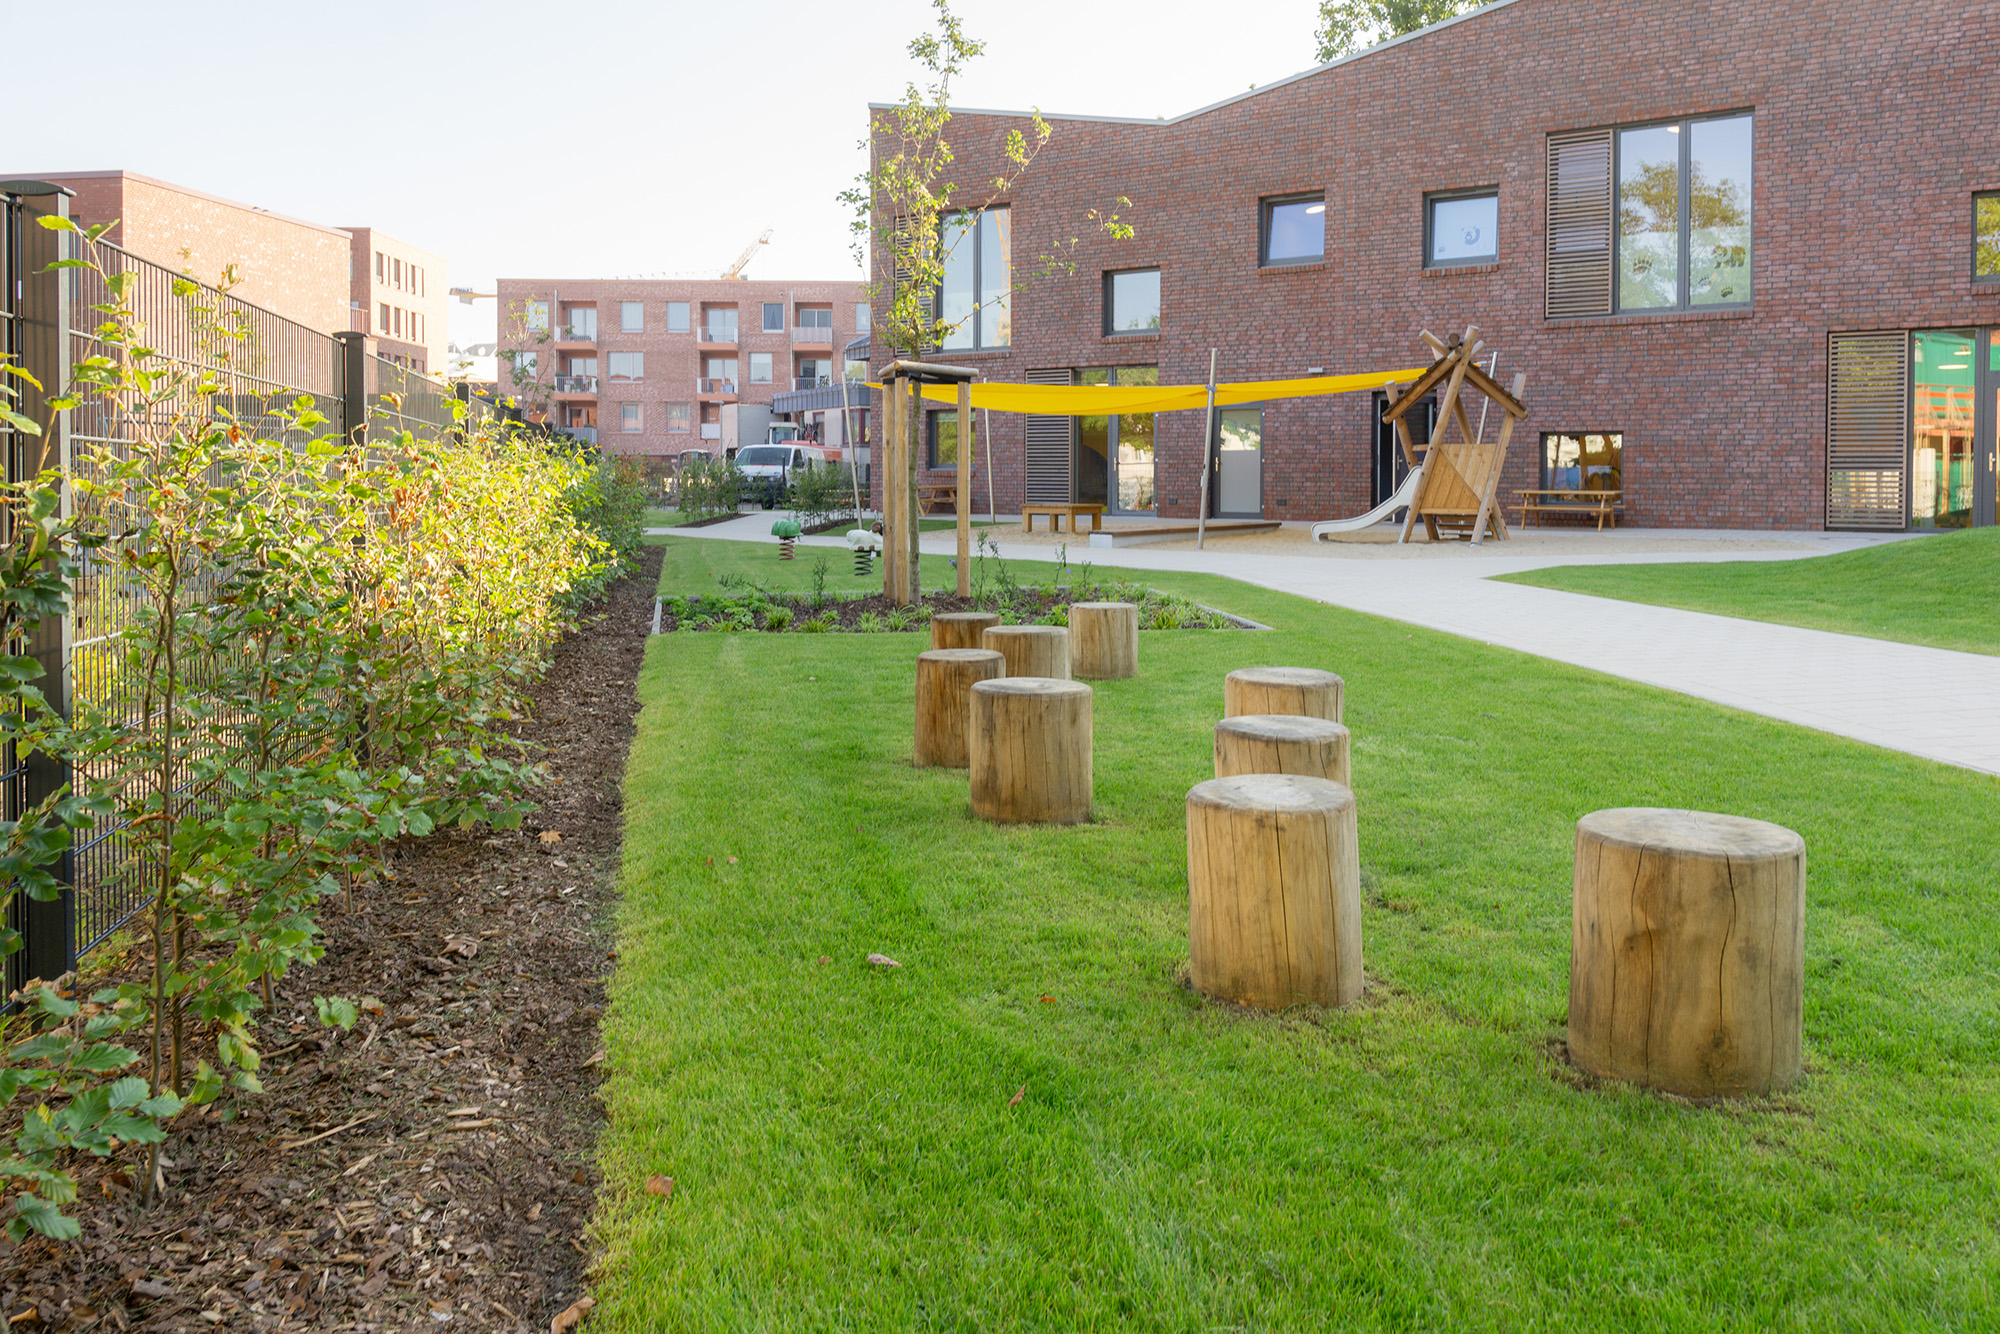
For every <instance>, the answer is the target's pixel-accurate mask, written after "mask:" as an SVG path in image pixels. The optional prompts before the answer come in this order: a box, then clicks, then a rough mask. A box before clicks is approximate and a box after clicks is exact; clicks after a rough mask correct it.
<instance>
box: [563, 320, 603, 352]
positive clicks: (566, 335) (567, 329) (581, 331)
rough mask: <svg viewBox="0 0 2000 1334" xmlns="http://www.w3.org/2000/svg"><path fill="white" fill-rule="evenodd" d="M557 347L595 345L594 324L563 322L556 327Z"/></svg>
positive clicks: (595, 327)
mask: <svg viewBox="0 0 2000 1334" xmlns="http://www.w3.org/2000/svg"><path fill="white" fill-rule="evenodd" d="M556 346H557V347H596V346H597V326H596V325H595V324H565V325H562V326H560V327H558V328H557V329H556Z"/></svg>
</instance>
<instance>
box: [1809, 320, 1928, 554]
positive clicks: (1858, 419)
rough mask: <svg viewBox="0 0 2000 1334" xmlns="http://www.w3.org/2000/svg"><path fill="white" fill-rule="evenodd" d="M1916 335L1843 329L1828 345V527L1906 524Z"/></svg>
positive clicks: (1898, 331)
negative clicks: (1912, 359) (1912, 340)
mask: <svg viewBox="0 0 2000 1334" xmlns="http://www.w3.org/2000/svg"><path fill="white" fill-rule="evenodd" d="M1909 355H1910V338H1909V335H1908V334H1906V333H1904V332H1903V331H1902V330H1900V329H1898V330H1894V331H1892V332H1888V333H1837V334H1830V335H1828V337H1827V349H1826V526H1827V527H1829V528H1875V529H1901V528H1903V527H1904V526H1905V525H1904V517H1903V496H1904V489H1905V483H1906V478H1907V475H1908V472H1907V467H1908V465H1907V459H1908V456H1909V444H1910V382H1909V375H1910V360H1909Z"/></svg>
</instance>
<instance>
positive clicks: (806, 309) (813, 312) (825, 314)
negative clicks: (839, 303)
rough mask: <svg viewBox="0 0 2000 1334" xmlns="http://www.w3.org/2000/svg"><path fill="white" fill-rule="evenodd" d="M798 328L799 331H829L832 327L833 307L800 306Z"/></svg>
mask: <svg viewBox="0 0 2000 1334" xmlns="http://www.w3.org/2000/svg"><path fill="white" fill-rule="evenodd" d="M799 327H800V328H801V329H831V328H832V327H833V307H832V306H800V307H799Z"/></svg>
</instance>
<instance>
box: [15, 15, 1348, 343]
mask: <svg viewBox="0 0 2000 1334" xmlns="http://www.w3.org/2000/svg"><path fill="white" fill-rule="evenodd" d="M954 10H955V12H956V13H958V14H959V15H960V16H961V17H962V18H963V19H964V22H965V28H966V31H967V34H968V35H969V36H971V37H973V38H976V39H980V40H983V41H985V43H986V52H985V54H984V55H983V56H981V57H980V58H979V59H977V60H976V61H974V62H973V63H972V65H971V66H970V67H969V68H968V70H967V71H966V73H965V74H964V76H963V77H962V78H961V79H960V81H959V82H958V83H957V84H956V85H955V86H954V90H953V94H952V101H953V103H954V104H956V105H959V106H966V107H985V108H1026V107H1039V108H1040V109H1041V110H1043V111H1048V112H1058V111H1060V112H1077V113H1086V114H1094V115H1116V116H1144V117H1152V116H1160V115H1166V116H1172V115H1176V114H1179V113H1180V112H1184V111H1190V110H1193V109H1194V108H1196V107H1199V106H1203V105H1206V104H1207V103H1210V102H1213V101H1217V100H1219V99H1221V98H1224V97H1229V96H1232V95H1233V94H1235V93H1239V92H1243V91H1245V90H1246V89H1248V88H1249V87H1250V86H1251V85H1252V84H1264V83H1269V82H1271V81H1273V80H1275V79H1279V78H1283V77H1284V76H1285V75H1288V74H1293V73H1297V72H1298V71H1299V70H1302V69H1306V68H1308V67H1309V66H1311V65H1312V64H1313V28H1314V26H1315V24H1316V22H1317V19H1318V5H1317V4H1316V3H1315V0H1250V3H1249V5H1248V6H1247V8H1246V9H1244V10H1232V11H1230V13H1231V15H1232V18H1233V19H1234V21H1232V22H1228V23H1219V22H1217V21H1216V19H1217V13H1218V11H1217V10H1216V7H1215V6H1214V4H1213V3H1212V0H1205V2H1204V3H1200V4H1196V3H1190V2H1188V0H1143V3H1132V2H1131V0H1127V3H1121V4H1111V3H1105V2H1104V0H958V2H957V3H956V4H955V5H954ZM0 11H4V12H5V13H6V19H7V27H8V31H9V38H10V42H9V44H10V45H11V46H13V47H14V49H16V50H17V51H26V52H33V51H36V50H44V51H50V50H62V49H65V48H67V49H69V50H70V51H71V54H70V55H69V56H67V57H66V58H64V59H60V60H44V59H29V60H21V61H16V62H14V68H12V69H10V70H9V72H8V76H7V81H8V85H9V89H8V91H9V94H10V96H9V100H10V102H11V103H12V105H14V106H15V107H16V108H17V109H23V108H24V109H26V111H27V114H26V116H25V118H24V119H23V118H20V117H19V112H18V110H17V118H16V119H15V121H14V124H15V126H16V130H15V132H14V133H13V134H12V135H10V137H9V142H8V144H7V147H6V149H5V153H6V158H7V161H6V162H5V163H4V165H0V175H5V176H17V175H25V174H29V173H34V172H49V173H53V172H58V171H83V170H102V169H110V168H123V169H125V170H127V171H133V172H137V173H139V174H141V175H146V176H153V177H158V178H160V179H162V180H167V181H172V182H174V183H176V184H180V185H185V186H189V187H191V188H194V189H197V190H202V191H204V192H206V193H209V194H216V195H221V196H223V197H225V198H229V199H234V200H238V201H240V202H243V203H247V204H253V205H256V206H258V207H260V208H265V209H269V210H271V211H272V212H274V213H285V214H290V215H292V216H294V217H299V218H305V219H308V220H310V221H313V222H320V223H326V224H329V225H331V226H336V227H338V226H346V225H354V226H372V227H376V228H379V229H380V230H382V231H385V232H388V233H389V234H391V235H392V236H397V237H400V238H402V239H404V240H406V241H408V242H410V243H411V244H413V245H418V246H421V247H423V248H425V249H427V250H431V251H434V252H437V253H439V254H442V255H444V256H445V257H446V258H447V260H448V262H449V271H450V282H451V285H452V286H457V287H468V286H469V287H472V288H474V289H475V290H478V291H482V292H491V291H492V290H493V287H492V284H493V281H494V279H495V278H497V277H500V276H502V275H505V276H508V277H546V278H593V277H612V276H621V275H631V274H646V275H658V276H668V277H683V276H685V277H712V276H715V275H717V274H719V273H721V272H722V271H723V270H724V269H725V268H727V267H728V266H729V265H730V264H731V263H732V262H733V261H734V260H735V258H736V256H737V255H738V253H739V252H741V251H742V250H743V249H744V247H745V246H747V245H749V244H750V243H751V242H752V241H754V240H755V239H756V238H757V237H758V235H759V234H761V233H762V232H763V231H764V230H765V229H766V228H769V229H770V231H771V241H770V244H769V245H767V246H764V247H763V248H762V250H761V253H759V254H758V256H757V257H756V259H755V260H754V261H752V263H751V264H750V266H749V268H748V270H747V271H746V272H747V274H748V276H751V277H755V278H773V279H790V280H808V279H843V278H857V277H861V276H863V275H862V272H861V269H860V268H859V266H858V265H857V264H856V262H855V260H854V258H853V256H852V253H851V250H850V238H849V232H848V226H847V224H848V221H849V217H848V214H847V213H846V212H845V210H844V209H843V208H842V207H841V206H840V205H839V204H838V203H837V202H836V201H835V198H834V196H835V195H836V194H837V193H838V192H839V191H840V190H842V189H843V188H845V187H846V186H847V185H849V184H851V183H852V182H853V180H854V178H855V176H856V174H857V173H859V172H860V171H861V170H862V168H863V167H864V166H865V165H866V158H865V156H864V154H863V153H862V151H861V149H860V147H859V143H860V140H861V138H862V136H863V135H864V134H865V133H866V129H867V104H868V103H869V102H871V101H874V102H887V101H894V100H896V99H897V98H898V97H900V96H901V94H902V92H903V90H904V88H905V87H906V86H907V85H908V84H909V83H910V81H911V80H912V79H915V78H917V77H918V76H919V74H920V71H919V70H918V68H917V67H916V65H915V63H914V62H913V61H912V60H911V59H910V58H909V55H908V51H907V46H908V43H909V41H910V39H911V38H912V37H914V36H916V35H917V34H919V33H920V32H923V31H925V30H926V29H928V28H929V27H930V26H931V21H932V10H931V6H930V4H929V3H927V0H875V3H870V4H866V5H857V4H827V3H824V2H823V0H822V2H820V3H794V2H793V0H763V2H762V3H758V2H757V0H711V2H710V3H701V4H690V3H684V2H683V0H665V2H664V3H650V4H649V3H635V2H632V0H585V2H582V3H578V2H577V0H570V2H569V3H557V4H548V3H539V4H526V3H520V2H519V0H477V3H463V2H460V0H403V3H378V2H377V0H358V2H357V3H347V4H339V5H327V4H306V3H301V2H300V0H259V2H258V3H236V2H234V0H165V2H164V3H162V2H161V0H147V2H146V3H133V2H132V0H103V2H102V3H98V4H93V5H92V6H90V8H89V10H88V17H87V19H80V18H79V17H78V15H80V14H82V13H84V11H82V10H80V9H78V8H76V7H74V6H58V5H51V4H43V3H38V2H37V0H0ZM84 51H87V53H88V54H87V55H85V54H83V52H84ZM79 71H87V72H88V73H87V77H85V78H84V79H81V80H79V78H78V77H77V76H78V72H79ZM494 304H495V303H494V302H492V301H479V302H475V303H474V304H472V305H470V306H467V305H464V304H461V303H458V302H454V303H453V304H452V324H451V337H452V341H453V342H454V343H455V344H459V345H465V344H469V343H475V342H487V341H491V339H492V337H493V328H494V322H495V312H494V309H493V307H494Z"/></svg>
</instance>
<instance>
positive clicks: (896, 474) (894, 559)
mask: <svg viewBox="0 0 2000 1334" xmlns="http://www.w3.org/2000/svg"><path fill="white" fill-rule="evenodd" d="M902 449H903V377H902V376H900V375H886V376H884V377H883V380H882V441H881V449H880V453H881V459H880V464H881V466H880V468H879V469H878V471H879V472H880V473H881V476H882V595H883V596H884V597H886V598H888V599H890V600H891V601H892V602H896V603H901V601H902V596H901V593H900V591H899V590H901V589H902V588H903V586H904V585H905V584H906V583H907V582H908V581H907V580H906V579H904V577H903V560H902V555H901V547H900V545H899V544H900V543H901V542H902V540H903V528H902V520H901V519H900V518H899V517H898V515H897V502H898V498H899V496H900V495H901V486H900V485H899V481H900V479H901V477H902V475H903V469H902Z"/></svg>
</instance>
